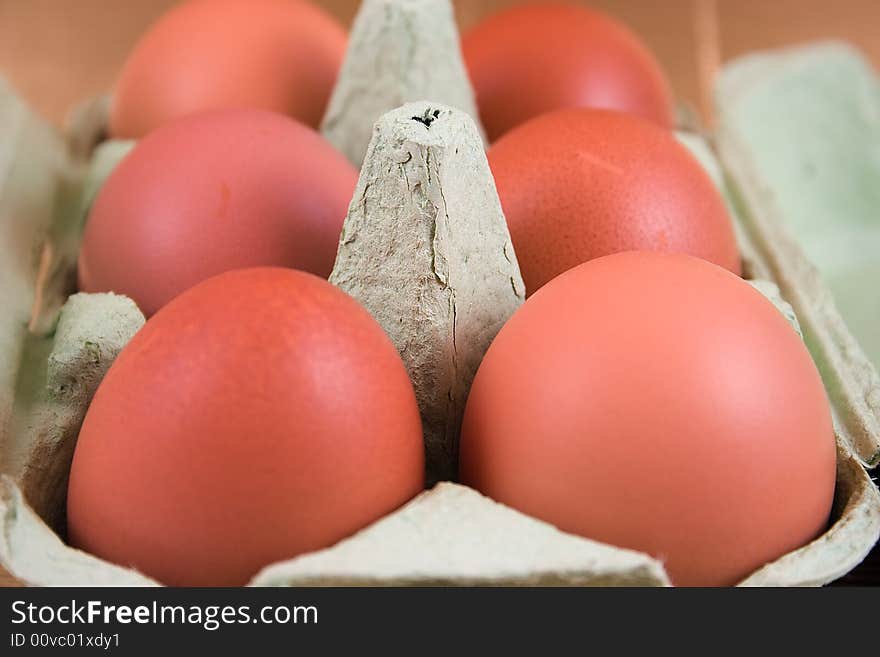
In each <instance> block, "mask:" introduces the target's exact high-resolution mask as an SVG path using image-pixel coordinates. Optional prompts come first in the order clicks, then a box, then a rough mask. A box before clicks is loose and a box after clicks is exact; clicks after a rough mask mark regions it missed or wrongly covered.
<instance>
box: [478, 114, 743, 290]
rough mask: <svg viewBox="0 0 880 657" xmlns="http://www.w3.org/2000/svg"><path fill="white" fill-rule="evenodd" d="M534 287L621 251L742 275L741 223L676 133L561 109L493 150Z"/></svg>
mask: <svg viewBox="0 0 880 657" xmlns="http://www.w3.org/2000/svg"><path fill="white" fill-rule="evenodd" d="M488 158H489V165H490V166H491V168H492V173H493V174H494V176H495V182H496V185H497V187H498V195H499V197H500V198H501V205H502V207H503V208H504V214H505V216H506V217H507V224H508V226H509V228H510V235H511V238H512V239H513V246H514V248H515V250H516V255H517V258H518V259H519V264H520V269H521V270H522V275H523V280H524V281H525V284H526V292H528V293H529V294H531V293H533V292H535V290H537V289H538V288H540V287H541V286H542V285H544V284H545V283H546V282H547V281H549V280H550V279H552V278H553V277H554V276H557V275H559V274H561V273H562V272H564V271H566V270H567V269H571V268H572V267H575V266H577V265H579V264H581V263H582V262H586V261H587V260H590V259H592V258H597V257H599V256H603V255H609V254H611V253H616V252H618V251H629V250H649V251H668V252H675V253H687V254H689V255H694V256H697V257H700V258H704V259H706V260H709V261H710V262H714V263H715V264H717V265H721V266H722V267H724V268H725V269H729V270H730V271H732V272H734V273H736V274H739V272H740V259H739V253H738V250H737V245H736V237H735V235H734V232H733V223H732V221H731V219H730V216H729V214H728V212H727V208H726V207H725V204H724V200H723V199H722V198H721V195H720V194H719V193H718V191H717V190H716V188H715V186H714V184H713V183H712V181H711V180H710V179H709V177H708V175H707V174H706V173H705V171H703V168H702V167H701V166H700V164H699V162H697V161H696V159H694V157H693V156H692V155H691V154H690V153H689V152H688V151H687V149H686V148H685V147H684V146H682V145H681V144H679V143H678V141H677V140H676V139H675V137H674V136H673V134H672V133H671V132H669V131H667V130H663V129H661V128H658V127H657V126H655V125H653V124H651V123H648V122H647V121H643V120H641V119H638V118H636V117H634V116H630V115H626V114H621V113H619V112H612V111H607V110H587V109H574V110H561V111H559V112H554V113H552V114H546V115H544V116H541V117H538V118H537V119H532V120H531V121H529V122H527V123H525V124H523V125H521V126H519V127H518V128H516V129H514V130H512V131H511V132H509V133H508V134H507V135H505V136H504V137H503V138H502V139H500V140H499V141H498V142H496V143H495V145H493V146H492V148H491V149H490V150H489V153H488Z"/></svg>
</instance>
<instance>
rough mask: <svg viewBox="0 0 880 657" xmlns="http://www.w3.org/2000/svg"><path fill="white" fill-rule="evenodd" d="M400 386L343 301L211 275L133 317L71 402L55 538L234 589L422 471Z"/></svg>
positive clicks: (340, 534)
mask: <svg viewBox="0 0 880 657" xmlns="http://www.w3.org/2000/svg"><path fill="white" fill-rule="evenodd" d="M423 467H424V454H423V444H422V432H421V420H420V417H419V410H418V407H417V405H416V400H415V394H414V392H413V388H412V384H411V383H410V380H409V378H408V376H407V373H406V370H405V369H404V366H403V363H402V362H401V360H400V357H399V355H398V353H397V351H396V349H395V348H394V346H393V345H392V343H391V341H390V340H389V339H388V338H387V337H386V335H385V333H384V332H383V331H382V329H381V327H380V326H379V325H378V324H377V323H376V322H375V321H374V320H373V319H372V317H370V315H369V314H368V313H367V311H366V310H364V309H363V308H362V307H361V306H360V305H359V304H358V303H357V302H356V301H355V300H354V299H352V298H351V297H349V296H348V295H346V294H345V293H344V292H342V291H340V290H339V289H338V288H336V287H334V286H332V285H331V284H330V283H328V282H326V281H324V280H321V279H319V278H317V277H315V276H312V275H310V274H306V273H303V272H298V271H293V270H287V269H281V268H255V269H247V270H239V271H235V272H227V273H224V274H221V275H219V276H216V277H213V278H211V279H209V280H207V281H205V282H203V283H201V284H199V285H198V286H196V287H194V288H192V289H190V290H189V291H187V292H186V293H184V294H183V295H181V296H180V297H178V298H177V299H175V300H174V301H173V302H172V303H170V304H169V305H168V306H166V307H165V308H163V309H162V310H161V311H160V312H159V313H157V314H156V315H155V316H154V317H152V318H151V319H150V320H148V321H147V323H146V325H145V326H144V327H143V328H142V329H141V330H140V331H139V332H138V333H137V334H136V335H135V336H134V338H133V339H132V340H131V342H130V343H129V344H128V345H127V346H126V347H125V348H124V349H123V350H122V352H121V353H120V355H119V356H118V358H117V360H116V361H115V362H114V363H113V365H112V366H111V368H110V370H109V371H108V372H107V375H106V377H105V378H104V380H103V381H102V382H101V384H100V386H99V388H98V390H97V392H96V394H95V397H94V399H93V401H92V403H91V406H90V407H89V409H88V412H87V414H86V417H85V421H84V422H83V425H82V430H81V432H80V435H79V440H78V442H77V445H76V451H75V454H74V458H73V465H72V467H71V472H70V484H69V492H68V504H67V514H68V534H69V538H70V541H71V543H72V545H74V546H76V547H79V548H81V549H83V550H85V551H87V552H90V553H92V554H94V555H97V556H99V557H101V558H103V559H106V560H108V561H111V562H114V563H117V564H121V565H125V566H131V567H134V568H136V569H138V570H140V571H141V572H144V573H145V574H147V575H149V576H151V577H153V578H155V579H157V580H158V581H160V582H163V583H165V584H171V585H186V586H213V585H239V584H243V583H245V582H247V581H248V579H249V578H251V577H252V576H253V575H254V574H255V573H256V572H257V571H258V570H259V569H260V568H261V567H263V566H265V565H267V564H269V563H272V562H274V561H277V560H281V559H287V558H290V557H294V556H296V555H298V554H301V553H304V552H309V551H312V550H316V549H319V548H323V547H327V546H329V545H331V544H333V543H335V542H337V541H339V540H340V539H342V538H345V537H346V536H348V535H350V534H352V533H353V532H355V531H357V530H359V529H361V528H362V527H364V526H365V525H367V524H369V523H371V522H373V521H375V520H377V519H379V518H380V517H382V516H383V515H385V514H387V513H388V512H390V511H392V510H394V509H395V508H396V507H398V506H400V505H401V504H403V503H404V502H406V501H407V500H409V499H410V498H411V497H413V496H414V495H416V494H417V493H418V492H419V491H421V489H422V487H423V482H424V474H423Z"/></svg>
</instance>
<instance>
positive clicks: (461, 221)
mask: <svg viewBox="0 0 880 657" xmlns="http://www.w3.org/2000/svg"><path fill="white" fill-rule="evenodd" d="M330 282H331V283H334V284H335V285H337V286H339V287H340V288H341V289H342V290H344V291H345V292H347V293H349V294H350V295H352V296H353V297H354V298H356V299H358V300H359V301H360V302H361V303H362V304H363V305H364V306H365V307H366V308H367V310H369V311H370V313H371V314H372V315H373V317H374V318H375V319H376V320H377V321H378V322H379V324H381V325H382V328H384V329H385V331H386V332H387V333H388V335H389V336H390V337H391V340H392V341H393V342H394V344H395V345H396V346H397V348H398V350H399V352H400V355H401V357H402V358H403V362H404V365H405V366H406V368H407V371H408V372H409V374H410V377H411V378H412V381H413V385H414V387H415V391H416V399H417V401H418V403H419V409H420V410H421V413H422V425H423V429H424V433H425V448H426V459H427V463H426V469H427V475H428V480H429V481H430V482H432V483H433V482H435V481H438V480H442V479H454V478H455V476H456V471H457V466H458V433H459V429H460V426H461V419H462V414H463V412H464V404H465V401H466V399H467V394H468V391H469V390H470V385H471V381H472V380H473V377H474V374H475V373H476V370H477V366H478V365H479V364H480V361H481V360H482V358H483V354H484V353H485V352H486V349H488V347H489V343H490V342H491V341H492V339H493V338H494V337H495V334H496V333H497V332H498V330H499V329H500V328H501V326H502V325H503V324H504V323H505V321H507V319H508V318H509V317H510V316H511V315H512V314H513V312H514V311H515V310H516V309H517V308H518V307H519V306H520V304H521V303H522V301H523V298H524V295H525V291H524V290H525V288H524V286H523V282H522V278H521V276H520V272H519V266H518V265H517V262H516V256H515V255H514V252H513V245H512V244H511V242H510V235H509V233H508V231H507V223H506V221H505V219H504V215H503V214H502V212H501V204H500V202H499V200H498V195H497V193H496V191H495V182H494V180H493V178H492V174H491V173H490V171H489V165H488V163H487V162H486V156H485V154H484V152H483V146H482V142H481V141H480V138H479V135H478V133H477V129H476V127H475V125H474V122H473V121H472V120H471V118H470V117H469V116H467V114H465V113H464V112H461V111H459V110H455V109H452V108H450V107H446V106H444V105H438V104H435V103H428V102H421V103H412V104H409V105H404V106H403V107H401V108H398V109H396V110H394V111H392V112H389V113H388V114H386V115H385V116H383V117H382V118H381V119H380V120H379V122H378V123H377V124H376V130H375V134H374V136H373V140H372V141H371V142H370V148H369V151H368V152H367V158H366V160H365V162H364V166H363V169H362V171H361V177H360V180H359V182H358V185H357V188H356V189H355V193H354V198H353V200H352V202H351V206H350V207H349V211H348V216H347V217H346V220H345V224H344V226H343V229H342V237H341V238H340V241H339V251H338V254H337V257H336V265H335V267H334V268H333V273H332V274H331V275H330Z"/></svg>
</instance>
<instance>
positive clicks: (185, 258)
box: [79, 110, 357, 315]
mask: <svg viewBox="0 0 880 657" xmlns="http://www.w3.org/2000/svg"><path fill="white" fill-rule="evenodd" d="M356 182H357V172H356V171H355V170H354V168H353V167H352V166H351V164H349V162H348V161H347V160H346V159H345V158H344V157H343V156H342V155H341V154H340V153H339V152H337V151H336V150H334V149H333V147H332V146H330V144H329V143H328V142H327V141H325V140H324V139H323V138H322V137H321V136H320V135H318V134H317V133H316V132H314V131H313V130H311V129H310V128H307V127H305V126H303V125H301V124H300V123H297V122H296V121H294V120H292V119H289V118H287V117H285V116H281V115H280V114H275V113H272V112H265V111H261V110H217V111H213V112H208V113H205V114H198V115H195V116H192V117H187V118H185V119H180V120H178V121H174V122H172V123H169V124H167V125H165V126H163V127H161V128H159V129H158V130H156V131H154V132H152V133H150V134H149V135H148V136H147V137H145V138H144V139H142V140H141V141H140V142H138V144H137V146H135V148H134V150H132V152H131V153H129V154H128V156H126V157H125V159H124V160H123V161H122V162H121V163H120V164H119V166H118V167H117V168H116V169H115V170H114V171H113V173H112V174H111V175H110V177H109V178H108V179H107V181H106V183H105V184H104V186H103V187H102V189H101V191H100V193H99V194H98V196H97V198H96V199H95V202H94V204H93V205H92V208H91V211H90V213H89V218H88V222H87V224H86V228H85V234H84V237H83V243H82V249H81V251H80V257H79V286H80V289H81V290H82V291H85V292H107V291H110V292H117V293H119V294H125V295H127V296H129V297H131V298H132V299H134V301H135V302H136V303H137V304H138V306H140V308H141V310H142V311H143V312H144V313H145V314H146V315H150V314H152V313H154V312H156V311H157V310H158V309H159V308H161V307H162V306H163V305H164V304H165V303H167V302H168V301H170V300H171V299H172V298H173V297H175V296H176V295H177V294H179V293H180V292H183V291H184V290H185V289H187V288H188V287H191V286H192V285H195V284H196V283H198V282H199V281H202V280H204V279H206V278H208V277H210V276H213V275H214V274H219V273H221V272H224V271H228V270H230V269H238V268H243V267H254V266H259V265H279V266H285V267H293V268H296V269H303V270H305V271H309V272H311V273H313V274H317V275H319V276H322V277H325V278H326V277H327V276H329V274H330V271H331V269H332V268H333V262H334V260H335V258H336V247H337V244H338V242H339V233H340V231H341V230H342V222H343V220H344V219H345V213H346V210H347V208H348V204H349V202H350V200H351V195H352V192H353V191H354V186H355V183H356Z"/></svg>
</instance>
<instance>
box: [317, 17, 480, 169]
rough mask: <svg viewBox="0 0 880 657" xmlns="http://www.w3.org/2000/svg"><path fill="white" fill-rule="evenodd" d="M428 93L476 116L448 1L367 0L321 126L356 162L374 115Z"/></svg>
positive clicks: (350, 38)
mask: <svg viewBox="0 0 880 657" xmlns="http://www.w3.org/2000/svg"><path fill="white" fill-rule="evenodd" d="M426 99H432V100H434V101H436V102H439V103H443V104H445V105H450V106H452V107H456V108H458V109H461V110H463V111H465V112H467V113H468V114H469V115H470V116H471V118H473V119H474V120H475V121H477V122H478V114H477V106H476V103H475V101H474V93H473V90H472V89H471V85H470V80H469V79H468V75H467V71H466V70H465V67H464V61H463V59H462V56H461V47H460V45H459V38H458V28H457V27H456V25H455V16H454V13H453V11H452V4H451V3H450V2H449V0H364V1H363V2H362V3H361V8H360V11H359V13H358V15H357V16H356V17H355V20H354V24H353V25H352V28H351V34H350V35H349V42H348V51H347V53H346V56H345V61H344V62H343V64H342V69H341V70H340V72H339V78H338V80H337V81H336V86H335V88H334V90H333V94H332V96H331V97H330V103H329V105H328V107H327V112H326V114H325V116H324V121H323V124H322V126H321V132H322V133H323V134H324V136H325V137H326V138H327V139H328V140H329V141H330V143H332V144H333V145H334V146H336V148H338V149H339V150H340V151H342V152H343V153H344V154H345V155H346V157H348V159H349V160H351V162H352V163H353V164H354V165H355V166H358V167H359V166H360V165H361V162H362V161H363V158H364V154H365V153H366V152H367V145H368V144H369V142H370V136H371V134H372V131H373V124H374V123H375V122H376V121H377V120H378V119H379V117H380V116H381V115H382V114H384V113H385V112H388V111H389V110H392V109H394V108H395V107H399V106H400V105H403V104H404V103H409V102H414V101H419V100H426ZM478 125H479V124H478ZM479 131H480V135H481V138H482V135H483V131H482V128H479ZM484 141H485V140H484Z"/></svg>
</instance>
